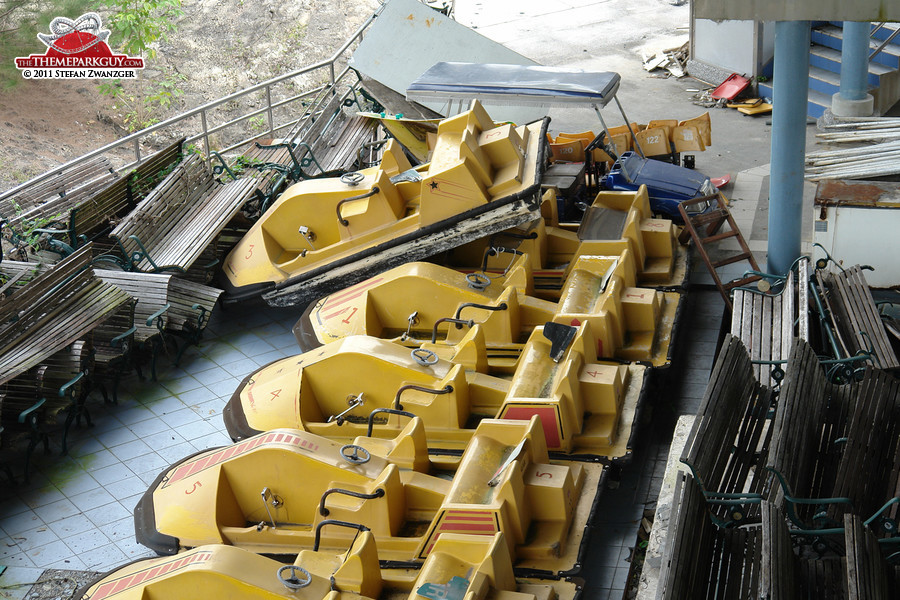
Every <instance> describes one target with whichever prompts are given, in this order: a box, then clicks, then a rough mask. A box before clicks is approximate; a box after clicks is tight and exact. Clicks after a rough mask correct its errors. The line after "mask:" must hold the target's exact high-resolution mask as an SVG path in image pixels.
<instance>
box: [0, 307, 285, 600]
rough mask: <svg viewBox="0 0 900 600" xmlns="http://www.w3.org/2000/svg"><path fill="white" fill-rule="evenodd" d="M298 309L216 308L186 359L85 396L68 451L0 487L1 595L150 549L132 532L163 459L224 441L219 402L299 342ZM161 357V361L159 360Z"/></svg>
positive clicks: (54, 450) (38, 458) (37, 458)
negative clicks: (112, 398)
mask: <svg viewBox="0 0 900 600" xmlns="http://www.w3.org/2000/svg"><path fill="white" fill-rule="evenodd" d="M298 316H299V313H298V312H297V311H276V310H259V311H252V314H250V315H247V314H246V313H245V312H243V311H241V312H238V311H232V312H226V311H219V312H218V313H216V314H215V315H214V318H213V321H212V322H211V323H210V325H209V328H208V329H207V335H206V338H205V340H204V342H203V344H202V345H201V347H200V348H199V349H195V348H192V349H190V350H189V351H188V352H187V353H186V354H185V356H184V358H183V360H182V368H175V367H168V366H163V367H161V368H160V372H159V381H158V383H154V382H151V381H140V380H138V379H137V377H130V378H128V379H126V380H125V381H123V382H122V384H121V387H120V391H119V404H118V406H110V405H104V404H103V403H102V401H100V400H97V399H92V400H89V402H90V405H89V406H90V411H91V417H92V419H93V422H94V426H93V427H80V428H75V429H73V432H72V435H71V437H70V442H69V446H70V451H69V455H68V456H65V457H63V456H60V455H59V448H58V447H53V446H51V454H49V455H44V454H43V453H42V452H41V451H37V452H36V453H35V455H34V464H33V468H32V474H31V481H30V482H29V483H28V484H24V483H20V484H19V485H17V486H6V487H5V488H4V489H3V490H2V491H0V529H2V538H0V565H3V566H6V567H7V569H6V571H5V572H4V573H3V575H2V577H0V597H6V598H22V597H24V595H25V593H26V592H27V591H28V588H29V587H30V586H29V585H21V586H19V585H18V584H28V583H30V582H33V581H36V580H37V578H38V577H39V576H40V574H41V573H42V572H43V570H44V569H47V568H59V569H77V570H94V571H105V570H108V569H110V568H112V567H115V566H117V565H119V564H122V563H124V562H126V561H130V560H133V559H135V558H139V557H143V556H152V555H153V553H152V552H151V551H149V550H147V549H146V548H144V547H143V546H140V545H138V544H137V543H136V542H135V541H134V522H133V519H132V511H133V509H134V506H135V504H136V503H137V501H138V499H139V498H140V496H141V494H143V493H144V491H146V489H147V486H148V485H149V484H150V483H151V482H152V481H153V479H155V478H156V476H157V475H158V474H159V472H160V471H161V470H162V469H164V468H165V467H166V466H168V465H169V464H171V463H173V462H175V461H177V460H179V459H181V458H183V457H185V456H187V455H188V454H191V453H193V452H195V451H197V450H203V449H206V448H208V447H211V446H220V445H222V444H227V443H230V439H229V438H228V436H227V435H226V434H225V429H224V425H223V424H222V407H223V406H224V405H225V402H226V401H227V399H228V398H229V397H230V395H231V393H232V392H233V391H234V390H235V388H236V387H237V385H238V384H239V383H240V380H241V379H242V378H243V377H244V376H246V375H247V374H249V373H250V372H251V371H253V370H254V369H256V368H257V367H259V366H261V365H264V364H267V363H269V362H271V361H273V360H275V359H277V358H281V357H283V356H288V355H291V354H295V353H296V352H298V348H297V345H296V341H295V339H294V336H293V334H292V333H291V330H290V329H291V327H292V326H293V324H294V322H295V321H296V319H297V317H298ZM161 362H162V363H163V364H166V363H167V361H166V360H165V359H163V360H162V361H161Z"/></svg>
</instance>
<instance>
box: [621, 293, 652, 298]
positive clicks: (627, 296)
mask: <svg viewBox="0 0 900 600" xmlns="http://www.w3.org/2000/svg"><path fill="white" fill-rule="evenodd" d="M646 295H647V294H646V292H642V293H640V294H631V293H628V294H625V297H626V298H641V299H643V298H644V296H646Z"/></svg>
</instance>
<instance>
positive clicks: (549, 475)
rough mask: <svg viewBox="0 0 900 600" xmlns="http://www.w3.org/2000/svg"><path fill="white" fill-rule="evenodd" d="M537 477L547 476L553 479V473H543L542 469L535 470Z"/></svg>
mask: <svg viewBox="0 0 900 600" xmlns="http://www.w3.org/2000/svg"><path fill="white" fill-rule="evenodd" d="M534 476H535V477H545V476H546V477H547V478H548V479H553V473H541V472H540V471H535V472H534Z"/></svg>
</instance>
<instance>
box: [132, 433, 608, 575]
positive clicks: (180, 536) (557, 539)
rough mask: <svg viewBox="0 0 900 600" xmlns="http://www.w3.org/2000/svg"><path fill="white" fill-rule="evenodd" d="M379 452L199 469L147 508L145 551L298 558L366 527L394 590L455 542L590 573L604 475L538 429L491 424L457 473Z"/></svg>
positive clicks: (186, 472) (177, 475)
mask: <svg viewBox="0 0 900 600" xmlns="http://www.w3.org/2000/svg"><path fill="white" fill-rule="evenodd" d="M408 433H409V432H405V433H404V434H403V435H401V436H399V438H398V439H397V440H395V444H394V445H395V446H404V445H405V443H404V440H403V438H404V436H406V435H407V434H408ZM413 446H414V445H413ZM369 447H370V448H371V450H367V449H366V448H365V446H363V445H362V444H341V443H338V442H335V441H332V440H329V439H327V438H323V437H321V436H318V435H315V434H312V433H309V432H304V431H299V430H290V429H281V430H275V431H271V432H267V433H264V434H261V435H259V436H256V437H253V438H249V439H247V440H243V441H241V442H238V443H236V444H234V445H232V446H228V447H224V448H217V449H213V450H208V451H205V452H201V453H199V454H197V455H194V456H191V457H188V458H186V459H185V460H183V461H181V462H180V463H177V464H175V465H173V466H172V467H170V468H169V469H167V470H165V471H164V472H162V473H161V474H160V475H159V477H158V478H157V479H156V481H154V483H153V484H152V485H151V486H150V488H149V489H148V490H147V492H146V493H145V494H144V496H143V497H142V499H141V500H140V502H139V503H138V505H137V507H136V508H135V531H136V536H137V539H138V541H139V542H140V543H142V544H144V545H145V546H147V547H149V548H152V549H154V550H156V551H157V552H158V553H161V554H174V553H176V552H178V551H180V550H184V549H190V548H194V547H199V546H203V545H206V544H227V545H230V546H236V547H238V548H242V549H244V550H249V551H252V552H254V553H257V554H270V555H293V554H297V553H299V552H300V551H301V550H310V549H315V550H327V551H331V552H341V551H345V550H346V548H348V547H349V546H351V545H352V544H353V539H354V538H355V537H356V536H357V534H358V532H359V531H360V530H361V526H362V527H364V528H366V529H368V530H369V531H370V532H371V534H372V536H373V537H374V540H375V542H376V544H377V547H378V551H377V555H378V559H379V561H380V564H381V567H382V573H381V577H382V579H384V580H385V581H390V582H391V583H392V585H394V586H406V587H409V585H411V583H412V582H413V581H415V579H416V576H417V572H416V570H415V569H417V568H419V566H420V565H421V564H422V562H423V561H426V560H427V559H428V558H429V557H430V556H431V555H432V554H434V553H435V552H436V549H437V548H438V546H437V542H439V541H440V540H442V539H444V537H445V536H447V535H449V534H475V535H480V536H491V537H493V536H495V535H496V534H497V533H498V532H501V533H503V536H504V537H503V540H504V542H505V546H506V548H507V552H508V553H509V554H510V556H512V557H513V560H514V563H515V565H516V568H517V569H521V570H522V572H523V573H534V572H542V573H547V574H549V575H550V576H551V577H557V576H559V575H560V574H562V573H565V572H567V571H569V570H571V569H573V568H575V567H576V565H577V564H578V563H579V556H580V553H581V549H582V544H581V542H582V539H583V536H584V535H585V528H586V526H587V522H588V518H589V516H590V514H591V512H592V508H593V504H594V500H595V499H596V496H597V494H598V493H599V483H600V477H601V475H602V473H603V469H604V467H603V466H602V465H600V464H582V463H566V464H561V463H558V462H552V461H551V460H550V458H549V456H548V451H547V446H546V443H545V441H544V434H543V430H542V426H541V423H540V419H539V418H538V417H533V418H532V419H531V420H530V421H522V420H516V421H509V420H491V419H488V420H484V421H482V422H481V423H480V424H479V427H478V428H477V430H476V431H475V433H474V435H473V436H472V439H471V441H470V443H469V445H468V447H467V449H466V452H465V453H464V454H463V456H462V459H461V460H460V462H459V465H458V468H457V469H456V471H455V472H453V473H441V472H439V471H432V472H431V473H423V472H421V471H414V470H408V469H405V468H401V467H400V466H398V464H396V463H394V462H391V459H390V456H389V457H388V458H383V457H381V456H378V455H377V454H376V452H378V451H379V449H383V448H384V445H383V444H378V443H376V444H374V445H370V446H369ZM408 447H409V446H408ZM389 454H390V453H389ZM423 568H424V567H423Z"/></svg>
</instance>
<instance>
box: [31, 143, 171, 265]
mask: <svg viewBox="0 0 900 600" xmlns="http://www.w3.org/2000/svg"><path fill="white" fill-rule="evenodd" d="M183 142H184V139H183V138H182V139H181V140H178V141H177V142H175V143H174V144H171V145H169V146H167V147H166V148H164V149H162V150H160V151H159V152H157V153H156V154H153V155H152V156H150V157H149V158H147V159H146V160H144V161H143V162H142V163H141V164H139V165H138V166H136V167H135V168H134V169H133V170H132V171H131V172H130V173H128V174H127V175H125V176H124V177H121V178H119V179H116V180H115V181H113V182H112V183H110V184H109V185H107V186H106V187H105V188H103V189H101V190H98V191H97V192H96V193H94V194H92V195H91V196H90V197H89V198H87V199H86V200H85V201H83V202H81V203H79V204H78V205H77V206H73V207H72V208H71V209H69V211H68V214H67V217H68V218H66V219H64V220H62V221H61V222H60V223H59V224H57V226H56V227H57V229H60V230H63V236H60V235H59V234H55V235H56V236H57V237H64V239H65V242H66V243H67V244H68V245H69V246H70V247H71V248H79V247H80V246H82V245H84V244H86V243H87V242H89V241H91V242H94V244H95V248H94V250H95V254H96V253H97V252H98V251H108V250H109V248H110V247H111V245H112V244H111V242H109V241H108V240H106V239H105V236H106V235H107V234H108V233H109V231H110V230H111V229H112V228H113V227H114V226H115V224H116V223H118V222H119V220H120V219H122V218H123V217H125V216H126V215H127V214H128V213H129V212H131V211H132V210H133V209H134V207H135V206H137V204H138V202H140V201H141V200H142V199H143V198H144V196H146V195H147V194H148V193H149V192H150V190H152V189H153V187H155V185H156V184H157V183H158V182H159V180H160V179H161V178H162V176H161V174H162V173H165V172H166V171H167V170H168V169H170V168H172V166H173V165H174V164H176V163H177V162H178V161H180V160H181V155H182V148H181V147H182V144H183ZM49 233H53V232H52V230H51V231H50V232H49Z"/></svg>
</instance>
